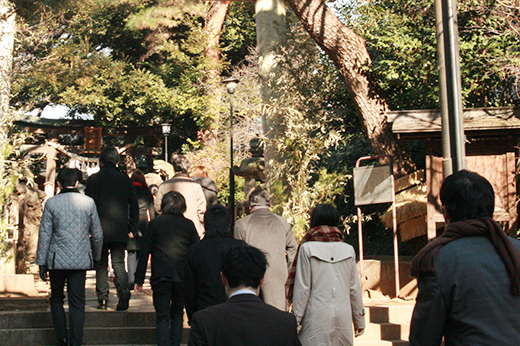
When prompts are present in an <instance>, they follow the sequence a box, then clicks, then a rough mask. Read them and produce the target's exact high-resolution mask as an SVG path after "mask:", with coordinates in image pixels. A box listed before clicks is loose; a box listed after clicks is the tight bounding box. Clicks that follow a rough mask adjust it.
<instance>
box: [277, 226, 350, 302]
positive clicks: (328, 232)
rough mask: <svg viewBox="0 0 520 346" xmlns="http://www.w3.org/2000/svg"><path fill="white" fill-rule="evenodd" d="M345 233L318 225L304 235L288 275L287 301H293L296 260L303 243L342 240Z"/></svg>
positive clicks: (331, 227) (335, 228) (286, 284)
mask: <svg viewBox="0 0 520 346" xmlns="http://www.w3.org/2000/svg"><path fill="white" fill-rule="evenodd" d="M342 240H343V233H341V231H340V230H339V229H338V228H337V227H333V226H317V227H314V228H311V229H310V230H309V231H307V233H306V234H305V235H304V236H303V238H302V240H301V241H300V245H298V251H297V252H296V256H294V261H293V263H292V266H291V269H289V274H288V276H287V282H286V283H285V292H286V293H285V296H286V298H287V303H288V304H290V303H292V298H293V292H294V278H295V277H296V262H297V259H298V253H299V252H300V246H302V244H303V243H305V242H308V241H322V242H331V241H342Z"/></svg>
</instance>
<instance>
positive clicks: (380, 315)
mask: <svg viewBox="0 0 520 346" xmlns="http://www.w3.org/2000/svg"><path fill="white" fill-rule="evenodd" d="M383 304H384V303H380V304H378V305H370V304H367V305H366V306H365V312H366V315H365V320H366V322H372V323H397V324H401V323H410V321H411V319H412V313H413V308H414V307H415V302H395V303H387V304H384V305H383Z"/></svg>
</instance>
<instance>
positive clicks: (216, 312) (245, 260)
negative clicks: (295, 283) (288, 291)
mask: <svg viewBox="0 0 520 346" xmlns="http://www.w3.org/2000/svg"><path fill="white" fill-rule="evenodd" d="M221 261H222V282H223V283H224V286H225V290H226V295H227V296H228V297H229V298H228V300H227V301H226V302H225V303H222V304H219V305H214V306H211V307H209V308H207V309H204V310H201V311H198V312H196V313H195V314H194V315H193V319H192V322H191V331H190V338H189V342H188V345H189V346H201V345H211V346H219V345H222V346H289V345H300V341H299V340H298V335H297V332H296V328H297V326H296V318H295V317H294V316H293V315H291V314H289V313H287V312H283V311H280V310H278V309H276V308H274V307H272V306H270V305H268V304H266V303H264V302H263V301H262V300H261V299H260V298H258V292H259V289H260V286H261V285H262V281H263V277H264V274H265V270H266V267H267V260H266V257H265V255H264V253H263V252H262V251H260V250H259V249H257V248H255V247H253V246H250V245H246V244H238V245H232V246H228V247H226V248H225V249H223V250H222V255H221Z"/></svg>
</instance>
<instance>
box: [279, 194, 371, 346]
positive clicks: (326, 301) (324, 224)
mask: <svg viewBox="0 0 520 346" xmlns="http://www.w3.org/2000/svg"><path fill="white" fill-rule="evenodd" d="M338 225H339V213H338V211H337V210H336V208H334V207H333V206H331V205H327V204H320V205H318V206H316V208H314V210H313V211H312V212H311V229H310V230H309V231H308V232H307V234H305V236H304V237H303V239H302V240H301V242H300V246H299V248H298V254H297V255H296V258H295V260H294V262H293V265H292V268H291V271H290V272H289V278H288V280H287V299H288V301H289V303H290V302H292V310H293V313H294V314H295V315H296V319H297V321H298V324H299V325H301V327H302V328H301V330H300V333H299V338H300V342H301V343H302V345H303V346H328V345H338V346H339V345H342V346H343V345H353V343H354V337H353V336H354V335H353V334H354V333H353V330H352V329H353V328H352V325H354V330H355V336H359V335H361V334H363V331H364V328H365V316H364V314H365V313H364V309H363V298H362V295H361V287H360V285H359V277H358V272H357V267H356V253H355V251H354V248H353V247H352V246H350V245H349V244H347V243H345V242H344V241H343V233H342V232H341V231H340V230H339V229H338V227H337V226H338Z"/></svg>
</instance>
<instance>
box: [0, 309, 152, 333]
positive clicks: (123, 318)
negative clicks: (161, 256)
mask: <svg viewBox="0 0 520 346" xmlns="http://www.w3.org/2000/svg"><path fill="white" fill-rule="evenodd" d="M67 318H68V317H67ZM107 326H110V327H154V328H155V312H152V311H149V312H148V311H147V312H134V311H99V310H96V311H86V312H85V327H107ZM51 327H52V317H51V313H50V311H12V312H0V330H2V329H6V328H9V329H29V328H51Z"/></svg>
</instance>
